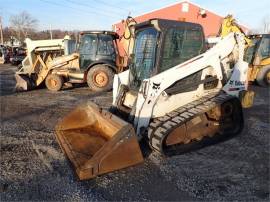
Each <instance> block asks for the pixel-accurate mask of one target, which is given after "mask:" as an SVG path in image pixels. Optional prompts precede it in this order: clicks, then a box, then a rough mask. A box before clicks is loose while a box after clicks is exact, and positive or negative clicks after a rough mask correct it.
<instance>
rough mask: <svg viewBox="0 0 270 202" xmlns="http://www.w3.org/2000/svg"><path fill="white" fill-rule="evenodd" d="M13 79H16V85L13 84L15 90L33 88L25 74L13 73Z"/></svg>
mask: <svg viewBox="0 0 270 202" xmlns="http://www.w3.org/2000/svg"><path fill="white" fill-rule="evenodd" d="M15 79H16V86H15V90H16V91H27V90H31V89H32V88H33V84H32V82H31V79H30V78H29V77H28V76H27V75H23V74H15Z"/></svg>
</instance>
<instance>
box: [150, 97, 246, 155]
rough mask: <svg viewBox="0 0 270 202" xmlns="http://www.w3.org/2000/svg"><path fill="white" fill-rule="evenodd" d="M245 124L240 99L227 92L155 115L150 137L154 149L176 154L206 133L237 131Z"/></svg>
mask: <svg viewBox="0 0 270 202" xmlns="http://www.w3.org/2000/svg"><path fill="white" fill-rule="evenodd" d="M242 128H243V115H242V108H241V103H240V102H239V100H238V99H237V98H234V97H232V96H230V95H227V94H210V95H208V96H205V97H202V98H201V99H199V100H196V101H194V102H191V103H189V104H187V105H184V106H182V107H180V108H178V109H176V110H174V111H172V112H170V113H168V114H166V115H165V116H163V117H159V118H155V119H153V120H152V121H151V123H150V124H149V129H148V134H147V139H148V141H149V145H150V147H151V148H152V149H153V150H155V151H157V152H159V153H161V154H164V155H172V154H175V153H179V151H184V150H185V149H184V148H187V146H188V145H189V144H192V143H194V142H199V141H201V140H202V139H203V138H205V137H213V136H226V135H234V134H237V133H239V132H241V130H242Z"/></svg>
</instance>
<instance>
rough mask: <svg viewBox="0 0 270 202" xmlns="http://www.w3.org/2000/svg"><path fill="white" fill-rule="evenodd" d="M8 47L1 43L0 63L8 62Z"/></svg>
mask: <svg viewBox="0 0 270 202" xmlns="http://www.w3.org/2000/svg"><path fill="white" fill-rule="evenodd" d="M6 53H7V51H6V47H5V46H2V45H0V64H4V63H6Z"/></svg>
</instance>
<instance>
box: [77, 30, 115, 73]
mask: <svg viewBox="0 0 270 202" xmlns="http://www.w3.org/2000/svg"><path fill="white" fill-rule="evenodd" d="M118 38H119V36H118V34H117V33H115V32H111V31H86V32H82V33H81V34H80V42H79V46H78V52H79V54H80V61H79V62H80V68H81V69H82V70H85V69H87V68H88V67H89V66H91V65H93V64H94V63H97V62H98V63H100V62H102V63H106V64H111V65H113V66H115V63H116V55H117V52H118V50H117V45H116V44H117V43H116V40H117V39H118Z"/></svg>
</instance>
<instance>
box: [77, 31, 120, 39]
mask: <svg viewBox="0 0 270 202" xmlns="http://www.w3.org/2000/svg"><path fill="white" fill-rule="evenodd" d="M84 34H106V35H111V36H113V37H115V38H119V35H118V34H117V33H116V32H113V31H106V30H89V31H82V32H80V35H84Z"/></svg>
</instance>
